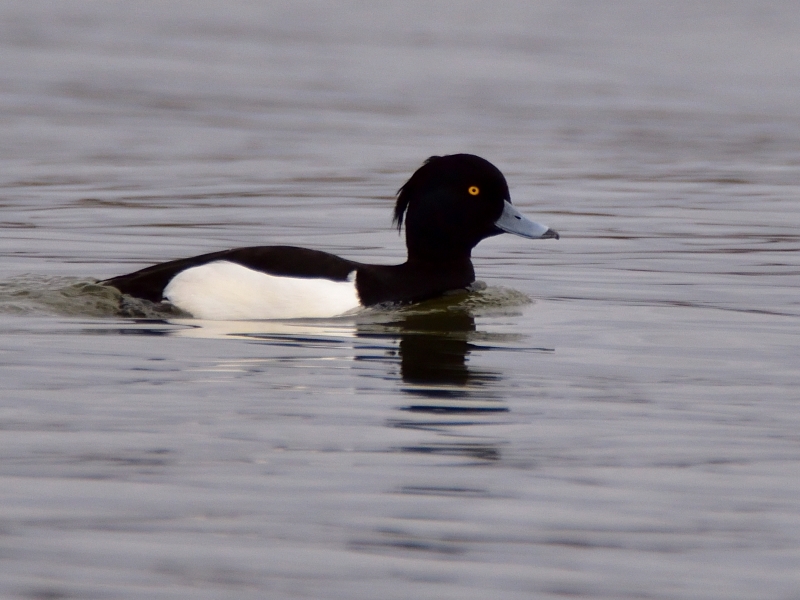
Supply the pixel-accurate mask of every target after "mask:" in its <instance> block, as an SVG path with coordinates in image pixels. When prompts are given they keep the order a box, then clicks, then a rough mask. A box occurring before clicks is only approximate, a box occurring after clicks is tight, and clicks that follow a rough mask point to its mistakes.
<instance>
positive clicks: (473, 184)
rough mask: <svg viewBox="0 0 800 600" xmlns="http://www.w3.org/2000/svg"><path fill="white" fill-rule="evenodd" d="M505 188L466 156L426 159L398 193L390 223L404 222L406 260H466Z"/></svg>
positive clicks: (486, 231)
mask: <svg viewBox="0 0 800 600" xmlns="http://www.w3.org/2000/svg"><path fill="white" fill-rule="evenodd" d="M509 197H510V195H509V193H508V184H506V179H505V177H503V174H502V173H501V172H500V170H499V169H498V168H497V167H495V166H494V165H493V164H492V163H490V162H489V161H487V160H484V159H482V158H480V157H478V156H473V155H472V154H452V155H449V156H432V157H430V158H429V159H428V160H426V161H425V164H423V165H422V166H421V167H420V168H419V169H417V171H416V172H415V173H414V174H413V175H412V176H411V179H409V180H408V181H407V182H406V184H405V185H404V186H403V187H401V188H400V190H399V192H398V197H397V204H396V206H395V209H394V222H395V223H396V224H397V228H398V229H400V228H401V227H402V225H403V221H404V220H405V224H406V246H407V247H408V256H409V258H420V259H425V260H449V259H457V258H464V257H469V255H470V252H471V251H472V248H474V247H475V245H476V244H477V243H478V242H480V241H481V240H482V239H485V238H487V237H490V236H493V235H497V234H499V233H503V231H502V230H501V229H499V228H498V227H497V226H496V225H495V221H497V220H498V219H499V218H500V215H501V214H502V213H503V208H504V206H505V202H507V201H509Z"/></svg>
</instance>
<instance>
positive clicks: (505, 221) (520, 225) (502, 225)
mask: <svg viewBox="0 0 800 600" xmlns="http://www.w3.org/2000/svg"><path fill="white" fill-rule="evenodd" d="M494 224H495V226H496V227H497V228H499V229H502V230H503V231H505V232H506V233H513V234H514V235H520V236H522V237H526V238H530V239H532V240H540V239H544V238H555V239H558V233H557V232H555V231H553V230H552V229H550V228H549V227H548V226H547V225H542V224H541V223H534V222H533V221H531V220H530V219H529V218H528V217H526V216H525V215H523V214H522V213H521V212H519V211H518V210H517V209H516V208H514V205H513V204H511V203H510V202H509V201H508V200H506V201H505V204H504V205H503V213H502V214H501V215H500V218H499V219H497V221H495V222H494Z"/></svg>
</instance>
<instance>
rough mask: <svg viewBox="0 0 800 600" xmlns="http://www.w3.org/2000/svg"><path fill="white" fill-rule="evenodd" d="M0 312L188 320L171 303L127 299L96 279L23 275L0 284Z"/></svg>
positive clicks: (127, 297) (128, 297)
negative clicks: (180, 318)
mask: <svg viewBox="0 0 800 600" xmlns="http://www.w3.org/2000/svg"><path fill="white" fill-rule="evenodd" d="M0 313H4V314H18V315H46V316H68V317H77V316H80V317H99V318H102V317H132V318H144V319H164V318H168V317H185V316H186V314H185V313H183V312H182V311H180V310H178V309H177V308H175V307H174V306H172V305H170V304H162V303H158V304H155V303H153V302H148V301H147V300H140V299H138V298H132V297H130V296H125V295H123V294H122V293H120V292H119V290H116V289H114V288H112V287H108V286H105V285H101V284H100V283H98V281H97V280H96V279H86V278H80V277H61V276H59V277H52V276H41V275H20V276H17V277H11V278H9V279H6V280H4V281H0Z"/></svg>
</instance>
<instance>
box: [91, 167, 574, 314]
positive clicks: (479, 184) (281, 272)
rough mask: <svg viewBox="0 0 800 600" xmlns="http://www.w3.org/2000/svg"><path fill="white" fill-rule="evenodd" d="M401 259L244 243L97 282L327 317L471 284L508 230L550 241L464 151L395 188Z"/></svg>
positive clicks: (146, 294)
mask: <svg viewBox="0 0 800 600" xmlns="http://www.w3.org/2000/svg"><path fill="white" fill-rule="evenodd" d="M393 223H394V225H396V227H397V230H398V232H401V231H402V229H403V226H404V225H405V239H406V248H407V252H408V256H407V259H406V261H405V262H404V263H402V264H398V265H374V264H366V263H360V262H357V261H354V260H349V259H347V258H342V257H339V256H336V255H334V254H330V253H328V252H323V251H320V250H313V249H309V248H300V247H295V246H251V247H245V248H234V249H229V250H221V251H217V252H211V253H208V254H202V255H200V256H193V257H190V258H183V259H178V260H171V261H169V262H163V263H159V264H156V265H153V266H151V267H147V268H144V269H141V270H139V271H135V272H133V273H129V274H127V275H119V276H117V277H112V278H110V279H106V280H104V281H101V282H100V283H101V284H103V285H106V286H110V287H113V288H116V289H117V290H119V292H121V293H122V294H125V295H128V296H132V297H135V298H140V299H143V300H149V301H151V302H155V303H161V302H165V303H169V304H171V305H173V306H174V307H177V308H178V309H180V311H182V312H184V313H188V314H189V315H191V316H192V317H194V318H196V319H206V320H262V319H293V318H332V317H338V316H342V315H347V314H352V313H354V312H357V311H358V310H360V309H363V308H364V307H369V306H375V305H383V304H389V303H391V304H400V305H402V304H410V303H416V302H421V301H424V300H428V299H431V298H435V297H437V296H441V295H443V294H446V293H448V292H451V291H453V290H460V289H468V288H469V286H470V285H471V284H473V283H474V282H475V270H474V268H473V265H472V259H471V254H472V250H473V248H475V246H477V244H478V243H479V242H480V241H482V240H484V239H486V238H489V237H493V236H496V235H500V234H503V233H510V234H513V235H517V236H521V237H524V238H529V239H548V238H551V239H558V238H559V234H558V233H557V232H556V231H554V230H552V229H550V227H548V226H547V225H542V224H540V223H536V222H534V221H532V220H530V219H529V218H527V217H525V216H524V215H522V214H521V213H520V212H519V211H518V210H517V209H516V208H515V207H514V206H513V204H512V203H511V196H510V193H509V189H508V184H507V182H506V179H505V177H504V176H503V174H502V173H501V172H500V170H499V169H498V168H497V167H495V166H494V165H493V164H492V163H490V162H489V161H488V160H486V159H484V158H481V157H479V156H475V155H472V154H451V155H444V156H431V157H430V158H428V159H427V160H426V161H425V162H424V163H423V164H422V166H421V167H419V168H418V169H417V170H416V171H415V172H414V174H413V175H412V176H411V178H410V179H409V180H408V181H407V182H406V183H405V184H403V186H402V187H401V188H400V189H399V190H398V192H397V200H396V203H395V207H394V215H393Z"/></svg>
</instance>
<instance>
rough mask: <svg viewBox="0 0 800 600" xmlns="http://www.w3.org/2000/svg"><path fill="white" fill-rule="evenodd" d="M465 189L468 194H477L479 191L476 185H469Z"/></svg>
mask: <svg viewBox="0 0 800 600" xmlns="http://www.w3.org/2000/svg"><path fill="white" fill-rule="evenodd" d="M467 191H468V192H469V195H470V196H477V195H478V194H480V193H481V191H480V190H479V189H478V186H477V185H471V186H469V189H468V190H467Z"/></svg>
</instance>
